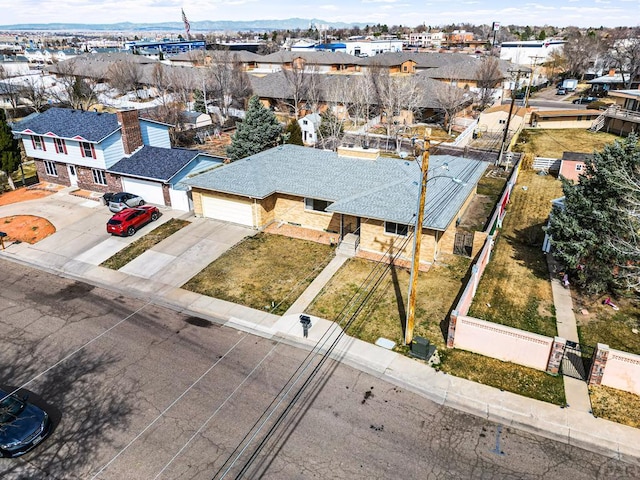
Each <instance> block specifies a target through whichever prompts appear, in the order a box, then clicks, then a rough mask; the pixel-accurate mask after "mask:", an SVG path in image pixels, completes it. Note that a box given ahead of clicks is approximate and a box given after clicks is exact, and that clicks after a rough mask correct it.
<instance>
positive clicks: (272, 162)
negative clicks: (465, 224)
mask: <svg viewBox="0 0 640 480" xmlns="http://www.w3.org/2000/svg"><path fill="white" fill-rule="evenodd" d="M445 163H447V164H448V171H445V170H444V169H443V168H442V167H443V165H444V164H445ZM429 167H430V168H429V171H430V172H431V173H430V178H431V179H430V180H429V181H428V188H427V201H426V205H425V222H424V226H425V227H428V228H431V229H435V230H444V229H446V228H447V226H448V225H449V224H450V223H451V222H452V221H454V220H455V218H456V216H457V215H458V212H459V210H460V208H462V205H463V204H464V202H465V200H466V199H467V198H468V196H469V195H470V194H471V192H472V191H474V189H475V186H476V184H477V182H478V180H479V179H480V177H481V176H482V174H483V172H484V171H485V169H486V167H487V164H486V163H484V162H480V161H477V160H470V159H465V158H460V157H453V156H450V155H433V156H431V158H430V163H429ZM452 178H456V179H459V180H460V182H454V181H452ZM419 182H420V168H419V166H418V165H417V164H416V163H415V162H413V161H406V160H396V159H392V158H385V157H380V158H378V159H376V160H369V159H362V158H349V157H339V156H338V155H337V154H336V153H335V152H329V151H324V150H318V149H311V148H305V147H300V146H296V145H283V146H280V147H276V148H272V149H270V150H266V151H264V152H261V153H258V154H256V155H253V156H251V157H247V158H244V159H242V160H238V161H236V162H233V163H231V164H228V165H225V166H223V167H220V168H217V169H216V170H213V171H210V172H207V173H203V174H201V175H197V176H195V177H193V178H191V179H189V180H186V181H184V183H186V184H188V185H191V186H192V187H198V188H202V189H206V190H212V191H217V192H224V193H229V194H235V195H241V196H245V197H250V198H266V197H268V196H269V195H271V194H273V193H275V192H278V193H282V194H289V195H295V196H298V197H306V198H316V199H320V200H327V201H330V202H332V204H331V205H330V206H329V208H328V210H329V211H333V212H337V213H344V214H349V215H355V216H360V217H364V218H375V219H379V220H385V221H390V222H397V223H404V224H410V223H412V222H413V221H415V220H414V219H415V210H416V206H417V201H418V195H419Z"/></svg>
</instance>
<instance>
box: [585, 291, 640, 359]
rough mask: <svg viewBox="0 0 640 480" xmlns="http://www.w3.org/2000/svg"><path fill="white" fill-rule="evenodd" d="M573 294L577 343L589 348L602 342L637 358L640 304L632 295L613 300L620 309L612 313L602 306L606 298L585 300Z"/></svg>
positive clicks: (601, 296) (639, 343)
mask: <svg viewBox="0 0 640 480" xmlns="http://www.w3.org/2000/svg"><path fill="white" fill-rule="evenodd" d="M572 295H573V301H574V311H575V312H576V320H577V322H578V334H579V335H580V343H582V344H584V345H591V346H595V345H596V344H597V343H604V344H605V345H609V347H610V348H614V349H616V350H622V351H624V352H629V353H634V354H636V355H640V304H639V303H638V299H637V298H636V297H635V296H630V297H626V298H614V297H612V301H613V302H614V303H615V304H616V306H618V308H619V310H613V309H612V308H611V307H610V306H608V305H603V304H602V302H603V300H604V299H605V298H607V296H608V295H599V296H596V297H587V296H584V295H581V294H580V293H579V292H573V291H572ZM634 331H635V332H636V333H634Z"/></svg>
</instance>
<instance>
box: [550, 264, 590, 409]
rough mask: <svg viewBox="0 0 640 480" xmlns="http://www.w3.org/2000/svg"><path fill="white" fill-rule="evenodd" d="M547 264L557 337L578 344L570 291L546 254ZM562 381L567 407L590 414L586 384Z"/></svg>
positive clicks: (570, 379) (565, 376)
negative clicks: (554, 309)
mask: <svg viewBox="0 0 640 480" xmlns="http://www.w3.org/2000/svg"><path fill="white" fill-rule="evenodd" d="M547 264H548V265H549V275H550V277H551V293H552V294H553V304H554V306H555V308H556V326H557V329H558V336H559V337H562V338H564V339H565V340H569V341H571V342H575V343H580V339H579V337H578V326H577V323H576V316H575V313H574V312H573V299H572V298H571V290H570V289H569V288H568V287H564V286H563V285H562V282H561V279H560V277H559V276H558V275H557V273H556V272H557V271H558V268H557V264H556V262H555V260H554V259H553V257H552V256H551V254H547ZM587 373H588V372H587ZM562 379H563V381H564V395H565V397H566V401H567V405H568V406H569V407H570V408H571V409H572V410H579V411H581V412H585V413H591V397H590V396H589V387H588V386H587V382H586V381H583V380H579V379H577V378H572V377H568V376H567V375H563V377H562Z"/></svg>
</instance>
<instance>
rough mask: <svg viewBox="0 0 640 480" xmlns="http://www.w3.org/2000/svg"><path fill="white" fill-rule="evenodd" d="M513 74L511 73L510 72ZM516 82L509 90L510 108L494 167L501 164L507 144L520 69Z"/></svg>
mask: <svg viewBox="0 0 640 480" xmlns="http://www.w3.org/2000/svg"><path fill="white" fill-rule="evenodd" d="M512 73H513V72H512ZM515 73H516V82H515V87H514V88H512V89H511V106H510V107H509V115H508V116H507V123H506V125H505V126H504V134H503V135H502V143H501V144H500V153H499V154H498V159H497V160H496V165H500V163H501V162H502V155H503V154H504V147H505V144H506V143H507V137H508V135H509V124H510V123H511V115H512V114H513V107H514V105H515V103H516V97H515V95H514V94H513V92H514V90H515V89H516V87H517V86H518V84H519V82H520V73H521V71H520V69H518V70H517V71H516V72H515Z"/></svg>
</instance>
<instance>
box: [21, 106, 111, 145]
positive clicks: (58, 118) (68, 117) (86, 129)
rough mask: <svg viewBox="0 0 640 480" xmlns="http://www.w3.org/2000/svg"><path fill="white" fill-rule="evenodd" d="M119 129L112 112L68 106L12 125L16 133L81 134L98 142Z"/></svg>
mask: <svg viewBox="0 0 640 480" xmlns="http://www.w3.org/2000/svg"><path fill="white" fill-rule="evenodd" d="M119 129H120V125H119V124H118V118H117V116H116V115H115V114H113V113H99V112H85V111H82V110H72V109H69V108H50V109H49V110H47V111H46V112H43V113H41V114H40V115H37V116H35V117H33V118H29V119H27V120H24V121H22V122H18V123H16V124H15V125H14V127H13V131H14V132H16V133H21V132H24V131H25V130H31V131H32V132H34V133H37V134H39V135H44V134H45V133H49V132H51V133H53V134H55V135H57V136H58V137H61V138H73V137H76V136H81V137H82V138H84V139H85V140H87V141H89V142H100V141H101V140H103V139H104V138H106V137H108V136H109V135H111V134H113V133H114V132H116V131H118V130H119Z"/></svg>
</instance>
